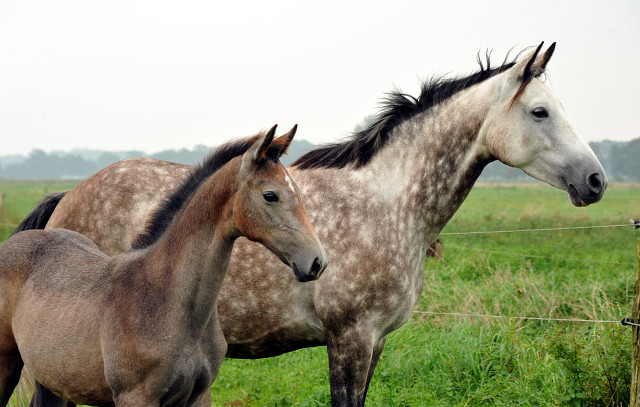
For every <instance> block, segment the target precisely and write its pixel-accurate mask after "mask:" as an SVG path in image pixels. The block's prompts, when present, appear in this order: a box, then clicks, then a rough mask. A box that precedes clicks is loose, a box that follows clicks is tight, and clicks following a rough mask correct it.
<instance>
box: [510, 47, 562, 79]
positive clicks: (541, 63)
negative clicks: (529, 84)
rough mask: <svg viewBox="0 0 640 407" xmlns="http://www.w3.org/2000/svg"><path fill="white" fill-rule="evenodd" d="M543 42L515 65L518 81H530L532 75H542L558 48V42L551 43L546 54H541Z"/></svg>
mask: <svg viewBox="0 0 640 407" xmlns="http://www.w3.org/2000/svg"><path fill="white" fill-rule="evenodd" d="M543 44H544V41H543V42H541V43H540V45H538V47H537V48H536V49H535V51H533V52H531V53H530V54H529V55H527V56H526V57H525V58H523V59H522V60H521V61H519V62H518V63H517V64H516V65H515V66H514V67H513V68H514V72H516V75H517V80H518V81H520V82H525V81H528V80H529V79H531V78H532V77H535V76H538V75H540V74H541V73H542V72H543V71H544V70H545V68H546V66H547V63H548V62H549V60H550V59H551V56H552V55H553V51H555V49H556V43H555V42H554V43H553V44H551V46H550V47H549V48H547V50H546V51H545V52H544V54H542V55H539V54H540V50H541V49H542V45H543Z"/></svg>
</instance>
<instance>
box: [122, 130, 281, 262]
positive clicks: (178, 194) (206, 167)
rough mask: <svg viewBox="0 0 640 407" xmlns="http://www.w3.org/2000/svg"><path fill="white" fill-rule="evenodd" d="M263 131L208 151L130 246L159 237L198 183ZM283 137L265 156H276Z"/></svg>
mask: <svg viewBox="0 0 640 407" xmlns="http://www.w3.org/2000/svg"><path fill="white" fill-rule="evenodd" d="M265 133H266V132H260V133H258V134H256V135H254V136H252V137H247V138H244V139H239V140H234V141H230V142H228V143H225V144H222V145H221V146H219V147H218V148H217V149H216V150H215V151H213V152H211V153H210V154H209V155H208V156H207V157H206V158H205V159H204V160H203V161H202V163H201V164H200V165H198V166H197V167H195V168H194V169H193V170H192V171H191V172H190V173H189V175H188V176H187V177H186V178H185V180H184V181H183V182H182V183H181V184H180V185H179V186H178V187H177V188H176V189H174V190H173V192H172V193H171V194H170V195H169V196H168V197H167V198H166V199H165V201H164V202H162V203H161V204H160V205H159V206H158V207H157V208H156V210H155V211H154V213H153V215H151V219H150V221H149V222H148V223H147V226H146V228H145V230H144V231H142V232H141V233H139V234H138V236H136V238H135V240H134V241H133V243H132V244H131V248H130V250H138V249H144V248H146V247H149V246H151V245H153V244H154V243H155V242H157V241H158V239H159V238H160V236H162V234H163V233H164V232H165V231H166V230H167V228H168V227H169V225H170V224H171V222H172V221H173V219H174V218H175V217H176V215H178V214H179V213H180V212H181V211H182V209H183V208H184V207H185V206H186V204H187V203H188V202H189V200H190V199H191V198H192V197H193V195H194V193H195V192H196V191H197V190H198V188H199V187H200V185H202V183H203V182H204V181H205V180H206V179H207V178H209V177H210V176H212V175H213V174H214V173H216V171H218V170H219V169H220V168H222V167H224V165H225V164H227V163H228V162H229V161H231V160H232V159H233V158H235V157H238V156H241V155H243V154H244V153H246V152H247V150H249V148H251V146H253V145H254V144H255V143H256V141H258V139H260V137H262V136H263V135H264V134H265ZM281 143H282V141H280V140H278V139H275V140H274V141H273V142H272V144H271V146H270V147H269V149H268V150H267V158H268V159H271V160H277V151H279V150H278V149H279V148H281V147H280V144H281Z"/></svg>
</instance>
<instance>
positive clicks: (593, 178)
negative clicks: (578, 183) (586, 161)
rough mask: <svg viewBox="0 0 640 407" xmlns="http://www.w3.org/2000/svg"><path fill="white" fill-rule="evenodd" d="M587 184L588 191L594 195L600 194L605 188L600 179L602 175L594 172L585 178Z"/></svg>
mask: <svg viewBox="0 0 640 407" xmlns="http://www.w3.org/2000/svg"><path fill="white" fill-rule="evenodd" d="M587 186H588V187H589V191H590V192H591V193H592V194H594V195H600V194H601V193H603V192H604V189H606V188H607V186H606V184H605V183H604V181H603V180H602V176H601V175H600V174H599V173H597V172H595V173H593V174H591V175H589V177H588V178H587Z"/></svg>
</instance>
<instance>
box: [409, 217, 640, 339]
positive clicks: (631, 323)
mask: <svg viewBox="0 0 640 407" xmlns="http://www.w3.org/2000/svg"><path fill="white" fill-rule="evenodd" d="M628 226H633V227H634V229H640V221H639V220H633V219H630V220H629V223H625V224H622V225H595V226H572V227H558V228H541V229H515V230H489V231H478V232H452V233H440V234H439V235H438V236H453V235H479V234H494V233H519V232H549V231H558V230H576V229H596V228H617V227H628ZM449 247H453V248H456V249H466V250H475V251H480V252H487V253H495V254H506V255H519V256H524V257H533V258H546V259H553V258H552V257H549V256H538V255H533V254H523V253H514V252H500V251H495V250H483V249H474V248H467V247H460V246H449ZM564 260H569V261H582V260H579V259H564ZM591 262H594V261H593V260H591ZM595 262H597V263H604V264H635V263H631V262H605V261H595ZM413 313H414V314H422V315H442V316H457V317H473V318H493V319H515V320H525V321H526V320H535V321H548V322H551V321H555V322H583V323H599V324H622V325H625V326H635V327H640V324H638V323H636V322H635V321H634V320H633V319H632V318H623V319H622V320H621V321H614V320H603V319H580V318H549V317H524V316H508V315H489V314H468V313H463V312H434V311H413Z"/></svg>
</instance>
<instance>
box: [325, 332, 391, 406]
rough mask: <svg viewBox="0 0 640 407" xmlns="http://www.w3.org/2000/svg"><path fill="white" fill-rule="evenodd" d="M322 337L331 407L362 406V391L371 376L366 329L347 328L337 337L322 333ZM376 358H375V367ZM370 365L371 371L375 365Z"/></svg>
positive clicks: (370, 346) (370, 349)
mask: <svg viewBox="0 0 640 407" xmlns="http://www.w3.org/2000/svg"><path fill="white" fill-rule="evenodd" d="M325 337H326V338H327V352H328V354H329V382H330V385H331V405H332V406H333V407H337V406H349V407H362V406H364V398H365V395H366V388H367V385H368V382H369V380H370V377H371V375H373V368H372V360H373V356H374V350H373V349H374V344H373V338H372V333H371V332H370V331H369V330H367V329H364V330H362V329H357V328H349V329H346V330H342V331H341V332H340V333H339V334H337V335H336V334H332V333H331V332H326V333H325ZM383 342H384V341H383ZM381 350H382V349H381V347H380V351H381ZM379 357H380V355H379V354H378V355H377V358H376V363H377V359H378V358H379ZM373 365H374V366H373V367H375V363H374V364H373ZM370 371H371V373H370Z"/></svg>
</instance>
